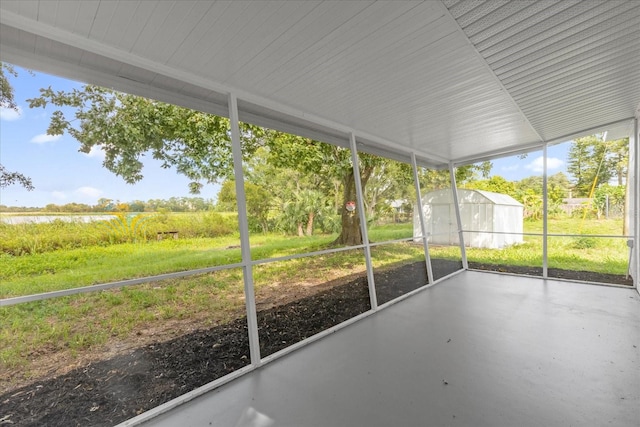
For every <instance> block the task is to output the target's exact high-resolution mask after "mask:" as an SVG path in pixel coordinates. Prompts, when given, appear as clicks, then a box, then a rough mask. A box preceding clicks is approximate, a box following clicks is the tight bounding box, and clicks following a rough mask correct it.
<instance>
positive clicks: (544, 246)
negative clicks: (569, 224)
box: [542, 144, 549, 279]
mask: <svg viewBox="0 0 640 427" xmlns="http://www.w3.org/2000/svg"><path fill="white" fill-rule="evenodd" d="M547 176H548V174H547V144H544V146H543V147H542V277H543V278H545V279H546V278H547V277H548V271H547V270H548V268H547V266H548V265H549V263H548V260H547V255H548V242H547V237H548V236H547V234H548V233H549V221H548V216H549V215H548V214H549V212H548V207H549V206H548V202H549V194H548V183H547Z"/></svg>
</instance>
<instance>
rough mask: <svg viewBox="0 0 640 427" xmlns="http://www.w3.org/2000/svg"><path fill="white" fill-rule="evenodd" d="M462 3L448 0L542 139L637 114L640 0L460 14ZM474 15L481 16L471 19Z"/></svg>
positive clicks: (521, 5) (516, 5)
mask: <svg viewBox="0 0 640 427" xmlns="http://www.w3.org/2000/svg"><path fill="white" fill-rule="evenodd" d="M459 5H460V3H459V2H447V6H448V7H449V10H450V12H451V14H452V16H453V17H454V18H456V20H457V21H458V24H459V25H460V27H461V28H462V29H463V31H464V32H465V34H467V36H468V37H469V40H470V41H471V42H472V43H474V46H475V47H476V49H477V50H478V52H479V53H480V54H481V55H482V56H483V57H484V58H485V60H486V61H487V64H488V65H489V66H490V67H491V69H492V70H493V72H494V73H495V75H496V76H497V77H498V79H499V80H500V81H501V82H502V84H503V85H504V87H505V88H506V89H507V90H508V91H509V94H510V95H511V96H512V97H513V99H514V100H515V101H516V103H517V104H518V106H519V107H520V108H521V110H522V112H523V113H524V114H525V116H526V117H527V119H528V120H529V121H530V122H531V124H532V125H533V126H534V127H535V128H536V129H537V131H538V132H539V133H540V134H541V135H542V136H543V137H544V138H545V139H554V138H557V137H559V136H561V135H563V134H567V129H574V130H579V129H587V128H589V127H593V126H598V125H600V124H603V123H607V121H616V120H620V119H623V118H629V117H632V116H633V111H634V109H635V106H636V105H637V103H638V100H639V99H640V2H637V1H619V0H616V1H596V0H591V1H581V2H574V1H563V2H547V1H544V2H511V3H509V4H507V5H502V6H500V7H498V8H495V5H491V6H488V5H487V4H486V3H483V4H479V5H477V6H476V8H474V9H472V10H471V11H466V12H465V13H462V14H461V13H459V12H458V10H457V9H456V8H457V7H458V6H459ZM483 10H487V11H489V12H488V13H482V11H483ZM471 12H474V14H475V15H473V16H474V17H477V19H468V18H469V16H471Z"/></svg>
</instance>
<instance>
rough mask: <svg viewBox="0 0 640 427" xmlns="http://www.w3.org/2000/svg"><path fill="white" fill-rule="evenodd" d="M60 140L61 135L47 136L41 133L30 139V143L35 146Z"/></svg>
mask: <svg viewBox="0 0 640 427" xmlns="http://www.w3.org/2000/svg"><path fill="white" fill-rule="evenodd" d="M60 138H62V135H47V134H46V133H41V134H40V135H36V136H34V137H33V138H31V142H33V143H35V144H46V143H47V142H55V141H57V140H59V139H60Z"/></svg>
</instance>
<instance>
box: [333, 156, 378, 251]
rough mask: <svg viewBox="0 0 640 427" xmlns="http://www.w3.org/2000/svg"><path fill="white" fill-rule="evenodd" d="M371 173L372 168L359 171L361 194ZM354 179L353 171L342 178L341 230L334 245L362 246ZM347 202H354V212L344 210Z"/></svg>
mask: <svg viewBox="0 0 640 427" xmlns="http://www.w3.org/2000/svg"><path fill="white" fill-rule="evenodd" d="M372 172H373V168H364V169H362V170H361V173H362V177H360V182H361V185H362V192H363V193H364V189H365V186H366V185H367V181H368V180H369V177H370V176H371V173H372ZM355 179H356V177H355V176H354V174H353V170H351V171H349V173H347V175H346V176H345V177H344V197H343V203H342V206H341V207H340V212H341V216H342V230H341V231H340V235H339V236H338V238H337V239H336V240H335V241H334V242H333V244H334V245H340V246H355V245H361V244H362V230H361V229H360V216H359V215H358V211H357V206H358V203H357V200H356V181H355ZM347 202H356V210H354V211H353V212H349V211H348V210H347V209H346V205H347Z"/></svg>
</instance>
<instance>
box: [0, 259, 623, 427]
mask: <svg viewBox="0 0 640 427" xmlns="http://www.w3.org/2000/svg"><path fill="white" fill-rule="evenodd" d="M433 262H434V273H435V274H436V277H441V276H442V275H444V274H445V273H447V272H450V271H454V270H455V269H456V268H457V266H458V265H459V263H452V262H450V261H446V260H436V259H434V260H433ZM470 268H474V269H483V270H493V271H499V272H506V273H516V274H528V275H534V276H540V275H541V274H542V270H541V269H539V270H540V271H538V269H535V268H520V267H506V266H493V265H491V266H490V265H481V264H477V263H470ZM549 275H550V276H553V277H561V278H565V279H575V280H588V281H594V282H606V283H618V284H626V285H631V284H632V283H631V281H629V280H626V279H625V278H624V277H623V276H615V275H597V274H594V273H587V272H570V271H563V270H555V269H550V270H549ZM375 279H376V285H377V299H378V302H379V303H384V302H386V301H390V300H392V299H394V298H396V297H398V296H400V295H402V294H405V293H407V292H410V291H412V290H414V289H416V288H418V287H420V286H421V284H423V283H426V273H425V268H424V263H415V264H409V265H405V266H402V267H399V268H395V269H393V270H388V271H383V272H377V273H376V277H375ZM319 289H322V290H321V291H319V292H317V293H316V294H313V295H309V296H306V297H304V298H301V299H298V300H295V301H289V302H286V303H284V304H282V305H278V306H275V307H270V308H267V309H263V310H261V311H259V312H258V329H259V335H260V351H261V354H262V356H266V355H269V354H273V353H275V352H277V351H279V350H281V349H283V348H285V347H287V346H289V345H291V344H293V343H295V342H299V341H301V340H303V339H305V338H307V337H310V336H312V335H314V334H316V333H318V332H321V331H323V330H325V329H327V328H330V327H331V326H334V325H337V324H339V323H341V322H343V321H345V320H347V319H350V318H352V317H354V316H357V315H358V314H360V313H364V312H366V311H368V310H369V308H370V300H369V294H368V288H367V281H366V278H365V277H355V278H354V277H353V276H350V277H349V282H347V283H340V282H339V281H335V283H334V284H333V286H331V287H328V288H327V287H320V288H319ZM249 363H250V356H249V342H248V338H247V324H246V319H245V318H241V319H237V320H234V321H232V322H230V323H227V324H225V325H221V326H216V327H213V328H210V329H203V330H196V331H192V332H187V333H184V334H183V335H180V336H178V337H176V338H174V339H171V340H167V341H164V342H156V343H151V344H146V345H142V346H140V347H139V348H136V349H134V350H128V351H127V352H126V353H124V354H120V355H116V356H113V357H110V358H108V359H106V360H102V361H98V362H93V363H90V364H87V365H86V366H83V367H81V368H77V369H73V370H71V371H70V372H68V373H66V374H64V375H61V376H58V377H55V378H50V379H45V380H41V381H37V382H34V383H32V384H29V385H27V386H23V387H21V388H18V389H14V390H10V391H8V392H5V393H3V394H2V395H0V408H2V410H1V411H0V426H3V427H4V426H74V425H76V426H112V425H115V424H118V423H120V422H122V421H124V420H127V419H129V418H132V417H134V416H136V415H138V414H140V413H142V412H144V411H147V410H149V409H151V408H153V407H156V406H158V405H160V404H162V403H164V402H167V401H169V400H171V399H173V398H175V397H178V396H180V395H182V394H184V393H186V392H188V391H191V390H193V389H195V388H197V387H199V386H201V385H204V384H207V383H209V382H211V381H213V380H215V379H217V378H220V377H222V376H224V375H227V374H228V373H230V372H233V371H235V370H237V369H240V368H242V367H243V366H247V365H248V364H249Z"/></svg>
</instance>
